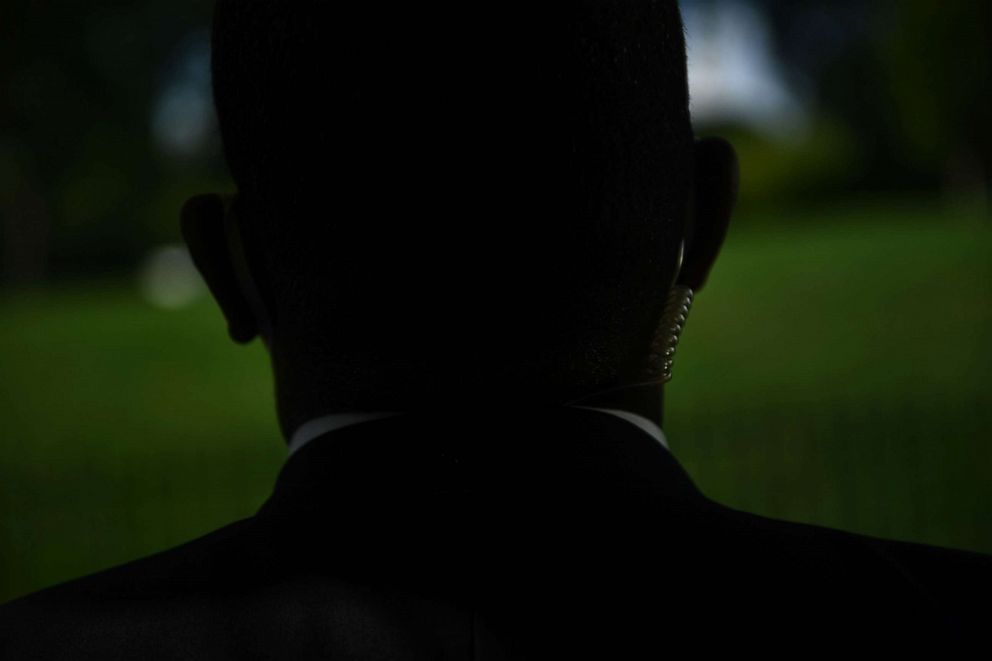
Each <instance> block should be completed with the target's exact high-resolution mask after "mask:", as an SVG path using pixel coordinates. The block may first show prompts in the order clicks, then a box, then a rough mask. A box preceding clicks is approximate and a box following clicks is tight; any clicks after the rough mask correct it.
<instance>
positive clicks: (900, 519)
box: [0, 206, 992, 601]
mask: <svg viewBox="0 0 992 661" xmlns="http://www.w3.org/2000/svg"><path fill="white" fill-rule="evenodd" d="M990 258H992V228H990V227H988V226H982V225H981V224H979V223H976V222H974V220H971V221H969V220H968V219H967V218H964V217H958V216H957V215H956V214H954V213H950V212H941V211H935V210H934V209H932V208H928V207H919V208H914V207H909V208H906V207H902V208H900V207H879V208H875V207H871V206H861V207H857V208H846V209H844V208H838V209H835V210H832V211H821V212H817V213H806V214H800V215H794V216H789V217H783V218H779V219H772V220H771V221H768V222H760V223H759V222H753V223H750V227H747V228H746V229H742V230H740V231H736V230H735V231H733V232H732V233H731V236H730V237H729V239H728V242H727V245H726V248H725V250H724V254H723V255H722V257H721V260H720V262H719V263H718V265H717V268H716V269H715V271H714V273H713V276H712V278H711V281H710V283H709V285H708V287H707V288H706V289H705V290H704V291H703V292H702V293H701V294H700V295H699V297H698V298H697V303H696V305H695V309H694V310H693V312H692V315H691V316H690V319H689V323H688V326H687V329H686V335H685V338H684V340H683V343H682V345H681V347H680V349H679V355H678V357H677V361H676V366H675V379H674V381H673V382H672V385H671V386H670V387H669V391H670V392H669V393H668V395H667V397H668V401H667V404H666V408H667V413H666V424H665V428H666V433H667V435H668V437H669V441H670V444H671V446H672V449H673V451H674V452H675V454H676V455H677V456H678V458H679V459H680V461H681V462H682V463H683V465H684V466H685V467H686V468H687V470H688V471H689V472H690V474H692V476H693V478H694V479H695V480H696V482H697V484H698V485H699V486H700V488H701V489H702V490H703V491H704V492H705V493H707V494H708V495H709V496H710V497H712V498H714V499H716V500H718V501H720V502H723V503H725V504H727V505H729V506H732V507H736V508H738V509H744V510H748V511H752V512H756V513H759V514H763V515H766V516H772V517H775V518H783V519H789V520H794V521H804V522H809V523H816V524H820V525H828V526H832V527H838V528H843V529H846V530H852V531H855V532H860V533H863V534H869V535H875V536H881V537H892V538H898V539H904V540H910V541H919V542H925V543H930V544H938V545H942V546H950V547H955V548H966V549H971V550H977V551H982V552H986V553H992V498H990V496H992V488H990V486H989V482H988V475H989V469H990V468H992V446H990V444H989V432H990V431H992V412H990V411H992V407H990V404H992V397H990V396H989V394H988V388H987V387H986V379H987V377H988V375H989V374H990V373H992V370H990V368H992V346H990V340H992V312H990V303H992V277H990V276H992V259H990ZM0 346H2V347H3V349H2V358H0V424H2V432H0V462H2V463H0V601H3V600H6V599H8V598H11V597H14V596H17V595H19V594H23V593H25V592H29V591H32V590H35V589H39V588H41V587H45V586H47V585H51V584H54V583H57V582H60V581H63V580H66V579H69V578H72V577H75V576H78V575H82V574H86V573H90V572H93V571H96V570H99V569H102V568H105V567H108V566H112V565H115V564H118V563H121V562H125V561H127V560H130V559H133V558H136V557H139V556H142V555H146V554H148V553H152V552H155V551H158V550H161V549H164V548H167V547H170V546H174V545H176V544H178V543H181V542H184V541H186V540H189V539H191V538H193V537H196V536H198V535H200V534H203V533H206V532H208V531H210V530H213V529H215V528H217V527H219V526H222V525H224V524H225V523H228V522H230V521H232V520H234V519H236V518H240V517H243V516H248V515H250V514H252V513H253V512H254V511H255V510H256V509H257V508H258V506H259V505H260V504H261V503H262V502H263V500H264V499H265V498H266V497H267V495H268V494H269V492H270V490H271V487H272V483H273V480H274V479H275V476H276V473H277V471H278V469H279V467H280V464H281V462H282V460H283V457H284V446H283V443H282V440H281V438H280V435H279V431H278V427H277V425H276V419H275V411H274V405H273V402H272V380H271V376H270V375H269V372H268V364H267V361H266V357H265V354H264V351H263V349H262V348H261V346H260V345H259V344H258V343H255V344H253V345H251V346H249V347H239V346H236V345H234V344H232V343H231V342H230V341H229V340H228V339H227V338H226V334H225V327H224V324H223V322H222V320H221V317H220V314H219V312H217V311H216V310H215V309H214V308H213V306H212V304H211V303H210V302H209V301H208V300H206V299H202V300H200V301H199V302H197V303H196V304H194V305H193V306H191V307H188V308H184V309H182V310H179V311H167V310H160V309H156V308H153V307H151V306H149V305H148V304H147V303H145V302H144V301H143V300H142V298H141V296H140V295H139V293H138V290H137V288H136V287H135V286H132V284H131V283H127V282H123V283H122V282H90V283H76V284H73V285H70V286H63V287H60V288H56V289H47V290H36V291H22V292H17V293H7V294H5V295H4V296H3V298H2V299H0Z"/></svg>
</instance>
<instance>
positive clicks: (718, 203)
mask: <svg viewBox="0 0 992 661" xmlns="http://www.w3.org/2000/svg"><path fill="white" fill-rule="evenodd" d="M739 182H740V172H739V168H738V163H737V153H736V152H735V151H734V148H733V146H732V145H731V144H730V143H729V142H727V141H726V140H723V139H722V138H705V139H702V140H697V141H696V145H695V167H694V171H693V187H692V199H691V201H690V204H689V209H690V211H689V218H688V223H687V227H686V243H685V251H684V253H683V257H682V270H681V271H680V273H679V276H678V278H677V280H676V283H677V284H680V285H685V286H687V287H691V288H692V290H693V291H695V292H698V291H699V290H700V289H702V287H703V285H704V284H706V278H707V277H708V276H709V273H710V269H711V268H712V267H713V263H714V262H715V261H716V257H717V255H718V254H719V253H720V248H721V246H723V240H724V238H726V236H727V228H728V227H729V225H730V218H731V216H733V213H734V207H735V205H736V204H737V190H738V186H739Z"/></svg>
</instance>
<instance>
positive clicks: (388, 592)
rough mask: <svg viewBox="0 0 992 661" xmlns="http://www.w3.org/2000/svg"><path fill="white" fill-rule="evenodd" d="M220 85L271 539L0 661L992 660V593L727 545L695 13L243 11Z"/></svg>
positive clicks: (58, 622) (195, 230) (136, 593)
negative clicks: (702, 468) (277, 445)
mask: <svg viewBox="0 0 992 661" xmlns="http://www.w3.org/2000/svg"><path fill="white" fill-rule="evenodd" d="M213 75H214V79H213V84H214V94H215V101H216V107H217V111H218V117H219V121H220V130H221V135H222V138H223V144H224V149H225V154H226V157H227V161H228V164H229V166H230V170H231V173H232V175H233V177H234V180H235V182H236V184H237V190H238V194H237V196H234V197H224V196H219V195H205V196H197V197H195V198H193V199H191V200H190V201H189V202H188V203H187V205H186V206H185V207H184V209H183V217H182V228H183V232H184V236H185V237H186V241H187V243H188V245H189V248H190V251H191V253H192V255H193V258H194V260H195V262H196V264H197V266H198V268H199V269H200V272H201V273H202V274H203V277H204V278H205V280H206V282H207V284H208V285H209V287H210V291H211V292H212V294H213V296H214V298H215V299H216V300H217V303H218V304H219V305H220V307H221V309H222V310H223V313H224V316H225V317H226V319H227V323H228V328H229V331H230V335H231V337H232V338H233V339H234V340H235V341H238V342H249V341H251V340H252V339H253V338H254V337H256V336H257V335H260V336H261V337H262V339H263V340H264V342H265V344H266V346H267V347H268V349H269V353H270V355H271V360H272V366H273V371H274V374H275V384H276V394H277V403H278V414H279V420H280V424H281V428H282V431H283V432H284V434H285V437H286V440H287V441H288V442H289V444H290V457H289V459H288V461H287V463H286V465H285V467H284V468H283V469H282V472H281V474H280V475H279V478H278V481H277V483H276V485H275V489H274V493H273V495H272V496H271V498H270V499H269V500H268V501H267V502H266V503H265V504H264V506H263V507H262V508H261V509H260V510H259V512H258V513H257V514H256V515H255V516H253V517H251V518H248V519H245V520H243V521H238V522H236V523H233V524H231V525H229V526H227V527H225V528H222V529H220V530H218V531H216V532H214V533H212V534H210V535H207V536H206V537H203V538H201V539H197V540H195V541H192V542H190V543H188V544H185V545H183V546H180V547H178V548H175V549H171V550H169V551H166V552H163V553H160V554H158V555H155V556H152V557H149V558H145V559H141V560H138V561H135V562H132V563H130V564H127V565H124V566H122V567H117V568H114V569H111V570H109V571H104V572H101V573H99V574H96V575H93V576H89V577H86V578H82V579H79V580H75V581H71V582H69V583H66V584H63V585H60V586H57V587H55V588H52V589H49V590H45V591H43V592H40V593H37V594H34V595H31V596H29V597H27V598H24V599H22V600H18V601H16V602H13V603H11V604H9V605H7V606H6V607H4V608H3V609H2V610H0V652H2V654H0V656H3V658H5V659H6V658H14V659H17V658H93V659H108V658H127V659H148V658H176V659H193V658H197V659H199V658H246V659H247V658H250V659H308V658H326V659H504V658H506V659H510V658H512V659H517V658H534V659H558V658H560V659H574V658H600V659H630V658H638V659H640V658H663V657H664V658H667V657H668V656H671V655H675V656H678V655H679V654H688V652H682V651H681V650H690V651H704V650H707V649H713V648H726V647H733V648H735V649H743V650H757V651H759V652H766V653H789V654H790V655H792V656H800V655H806V654H808V653H811V652H815V651H820V650H822V649H824V648H830V647H836V648H838V649H843V650H846V651H854V650H863V649H866V648H876V647H882V648H886V649H890V650H891V649H895V648H915V649H917V650H919V649H924V648H926V647H927V646H929V645H932V644H937V645H946V646H948V648H947V649H951V648H952V646H953V645H956V644H960V643H962V642H964V641H966V640H967V639H968V638H969V637H973V638H975V639H976V640H979V639H980V636H983V635H984V631H985V627H986V626H987V625H988V620H987V619H986V618H987V617H988V607H987V603H988V599H989V595H990V593H992V592H990V588H992V580H990V577H992V559H990V558H989V557H987V556H983V555H979V554H975V553H969V552H965V551H957V550H951V549H944V548H938V547H933V546H928V545H922V544H913V543H905V542H898V541H889V540H881V539H876V538H872V537H866V536H861V535H855V534H850V533H847V532H843V531H839V530H831V529H828V528H823V527H819V526H812V525H802V524H796V523H789V522H784V521H775V520H771V519H768V518H764V517H761V516H755V515H752V514H747V513H744V512H739V511H735V510H733V509H731V508H728V507H725V506H722V505H720V504H718V503H715V502H713V501H711V500H709V499H708V498H706V496H704V495H703V494H702V493H700V492H699V491H698V490H697V488H696V487H695V486H694V485H693V483H692V481H691V480H690V478H689V476H688V475H687V474H686V472H685V471H684V470H683V469H682V468H681V466H680V465H679V463H678V461H677V460H676V458H675V457H673V456H672V454H671V453H670V452H669V450H668V448H667V447H666V445H665V439H664V436H663V435H662V433H661V423H662V407H661V403H662V383H663V381H665V380H666V379H667V376H668V374H667V370H668V369H669V367H670V364H668V362H667V361H668V360H669V359H670V358H671V356H670V354H669V353H668V351H669V350H670V349H671V348H673V347H674V344H675V342H676V340H677V335H678V333H677V330H678V327H679V326H680V325H681V322H682V321H684V319H681V318H680V315H681V314H683V313H684V309H683V308H684V306H686V305H687V303H688V301H689V291H690V290H692V291H698V290H699V289H700V288H701V287H702V285H703V283H704V280H705V279H706V276H707V273H708V272H709V270H710V267H711V265H712V264H713V261H714V259H715V257H716V255H717V252H718V250H719V248H720V245H721V243H722V241H723V238H724V235H725V233H726V230H727V225H728V222H729V220H730V217H731V212H732V209H733V206H734V199H735V194H736V185H737V171H736V168H737V166H736V159H735V156H734V152H733V150H732V149H731V147H730V146H729V145H728V144H727V143H725V142H722V141H719V140H707V141H699V142H697V141H694V138H693V133H692V129H691V126H690V122H689V113H688V99H687V83H686V64H685V46H684V42H683V32H682V24H681V20H680V18H679V15H678V10H677V7H676V3H675V2H674V1H667V0H664V1H663V0H655V1H652V0H569V1H567V2H566V1H561V2H550V3H540V2H498V3H482V4H479V3H467V2H466V3H454V2H450V3H449V2H443V3H386V2H356V3H347V2H345V3H331V2H294V3H286V2H277V1H276V0H256V1H248V0H221V2H220V3H219V4H218V7H217V13H216V16H215V23H214V33H213ZM680 256H681V263H680ZM670 295H671V297H670ZM666 303H669V304H668V305H666ZM677 371H678V370H677V368H676V372H677ZM838 442H843V439H838ZM756 488H757V487H756ZM982 604H985V605H984V606H983V605H982ZM685 645H689V646H690V647H688V648H687V647H685ZM855 645H856V646H857V647H853V646H855Z"/></svg>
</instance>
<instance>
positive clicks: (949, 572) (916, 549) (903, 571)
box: [721, 506, 992, 636]
mask: <svg viewBox="0 0 992 661" xmlns="http://www.w3.org/2000/svg"><path fill="white" fill-rule="evenodd" d="M721 509H722V510H723V515H724V517H725V521H727V522H729V523H728V524H727V525H729V526H730V527H731V529H732V530H733V531H734V532H736V533H739V534H740V535H741V536H743V537H746V538H748V539H750V540H752V541H753V542H754V544H753V545H752V546H753V548H754V549H755V552H754V556H753V557H752V558H751V562H753V563H754V564H755V565H760V564H761V563H762V562H766V563H777V564H778V567H780V568H782V569H783V572H784V573H785V574H786V575H787V576H792V577H798V578H802V579H803V580H807V579H808V577H810V576H814V575H816V576H818V578H817V579H813V580H815V584H818V585H820V586H821V587H823V588H824V589H834V588H835V587H836V588H839V589H840V590H844V591H848V593H849V595H850V596H851V597H855V598H857V599H859V600H861V601H862V603H863V604H865V605H866V607H867V608H869V609H871V608H874V607H875V606H882V605H884V606H885V607H887V608H889V607H891V608H899V609H902V608H907V607H911V608H912V609H913V610H914V611H916V612H919V613H921V614H925V617H934V618H938V619H939V620H941V621H943V622H945V623H946V626H947V628H948V629H949V630H951V631H953V632H956V633H958V634H960V635H962V636H967V635H970V634H972V633H975V632H978V631H979V628H980V626H984V625H983V624H982V623H981V621H982V620H987V618H988V617H990V616H992V608H990V607H989V606H987V605H984V606H983V605H982V604H983V603H987V602H986V600H985V599H984V595H987V594H988V593H989V591H990V590H992V556H990V555H985V554H982V553H976V552H972V551H966V550H961V549H954V548H947V547H943V546H936V545H931V544H924V543H919V542H909V541H901V540H895V539H885V538H880V537H875V536H871V535H864V534H859V533H854V532H850V531H846V530H842V529H839V528H830V527H827V526H822V525H816V524H809V523H800V522H793V521H787V520H782V519H772V518H769V517H765V516H760V515H757V514H751V513H748V512H743V511H740V510H735V509H732V508H729V507H724V506H721ZM771 549H774V550H771ZM759 556H762V557H761V559H759ZM813 580H811V581H809V582H808V583H807V584H809V585H814V582H813ZM872 604H874V606H873V605H872Z"/></svg>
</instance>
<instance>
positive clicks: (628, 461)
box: [260, 405, 709, 517]
mask: <svg viewBox="0 0 992 661" xmlns="http://www.w3.org/2000/svg"><path fill="white" fill-rule="evenodd" d="M631 491H641V492H643V491H651V492H654V493H658V494H659V495H663V496H664V498H665V500H666V501H667V502H670V503H672V504H673V505H674V504H678V503H681V504H682V505H686V504H690V503H694V504H704V503H707V502H709V501H707V499H706V498H705V497H704V496H703V495H702V494H701V493H700V492H699V490H698V489H697V488H696V486H695V485H694V484H693V482H692V480H691V479H690V477H689V476H688V474H687V473H686V472H685V470H684V469H683V468H682V467H681V466H680V465H679V463H678V461H677V460H676V459H675V458H674V456H672V454H671V453H670V452H668V451H667V450H666V449H665V448H663V447H661V446H660V445H659V444H658V443H657V442H656V441H655V440H654V439H652V438H651V437H650V436H649V435H648V434H646V433H644V431H642V430H640V429H638V428H637V427H635V426H634V425H631V424H630V423H629V422H627V421H625V420H622V419H619V418H617V417H615V416H613V415H611V414H608V413H604V412H602V411H597V410H593V409H585V408H577V407H550V408H520V409H514V410H507V409H505V408H500V409H495V408H487V407H486V406H484V405H482V406H480V407H478V408H476V409H468V410H459V411H455V412H452V411H437V412H431V411H416V412H406V413H401V414H398V415H395V416H390V417H384V418H378V419H374V420H367V421H365V422H361V423H359V424H354V425H350V426H347V427H344V428H339V429H335V430H333V431H331V432H329V433H326V434H324V435H322V436H320V437H319V438H317V439H315V440H314V441H312V442H310V443H308V444H307V445H306V446H304V447H303V448H302V449H300V451H299V452H297V453H295V454H294V455H293V456H291V457H290V458H289V459H288V461H287V462H286V464H285V465H284V466H283V468H282V470H281V472H280V473H279V477H278V479H277V481H276V486H275V490H274V492H273V494H272V497H271V498H270V499H269V500H268V501H267V502H266V503H265V505H263V507H262V510H260V514H272V513H277V514H278V515H279V516H280V517H287V516H288V517H292V516H294V513H296V514H302V513H306V512H310V513H312V512H314V511H317V510H323V511H326V510H328V509H335V510H337V511H339V512H340V511H341V510H342V509H345V508H348V507H352V508H354V507H359V506H360V507H367V506H370V504H373V503H379V504H380V505H382V504H384V503H389V502H394V503H395V502H397V501H400V500H402V499H411V498H414V499H416V498H434V499H438V498H441V499H443V498H449V499H450V498H472V497H490V498H510V499H512V498H514V497H521V498H523V499H527V498H532V497H535V496H536V495H538V494H546V495H547V494H557V495H559V496H566V497H567V495H568V494H575V495H577V496H582V497H585V496H589V495H590V494H598V495H599V496H602V497H609V496H611V495H615V494H617V493H619V492H627V493H629V492H631ZM348 503H351V505H348Z"/></svg>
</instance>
